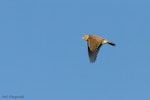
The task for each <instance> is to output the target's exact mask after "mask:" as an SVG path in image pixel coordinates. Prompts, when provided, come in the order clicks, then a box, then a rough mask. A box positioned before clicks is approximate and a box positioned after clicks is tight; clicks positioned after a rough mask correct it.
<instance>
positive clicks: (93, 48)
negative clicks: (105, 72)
mask: <svg viewBox="0 0 150 100" xmlns="http://www.w3.org/2000/svg"><path fill="white" fill-rule="evenodd" d="M101 46H102V41H100V40H99V39H97V38H90V39H89V40H88V54H89V59H90V62H95V61H96V58H97V54H98V52H99V49H100V47H101Z"/></svg>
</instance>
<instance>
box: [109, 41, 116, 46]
mask: <svg viewBox="0 0 150 100" xmlns="http://www.w3.org/2000/svg"><path fill="white" fill-rule="evenodd" d="M107 43H108V44H110V45H112V46H115V45H116V44H115V43H112V42H107Z"/></svg>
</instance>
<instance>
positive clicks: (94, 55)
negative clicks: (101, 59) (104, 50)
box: [88, 45, 102, 63]
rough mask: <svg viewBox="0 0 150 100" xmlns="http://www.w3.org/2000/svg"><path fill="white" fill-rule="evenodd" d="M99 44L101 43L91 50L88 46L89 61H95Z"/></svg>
mask: <svg viewBox="0 0 150 100" xmlns="http://www.w3.org/2000/svg"><path fill="white" fill-rule="evenodd" d="M101 46H102V45H99V47H98V48H97V49H96V50H95V51H91V50H90V48H89V47H88V55H89V59H90V62H91V63H93V62H95V61H96V58H97V54H98V52H99V49H100V47H101Z"/></svg>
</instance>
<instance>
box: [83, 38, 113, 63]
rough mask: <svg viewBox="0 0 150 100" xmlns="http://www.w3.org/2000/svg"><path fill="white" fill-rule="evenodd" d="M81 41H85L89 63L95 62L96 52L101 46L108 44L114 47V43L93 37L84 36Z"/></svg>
mask: <svg viewBox="0 0 150 100" xmlns="http://www.w3.org/2000/svg"><path fill="white" fill-rule="evenodd" d="M82 39H83V40H85V41H87V44H88V54H89V59H90V62H91V63H93V62H95V61H96V57H97V54H98V51H99V49H100V47H101V46H102V45H103V44H106V43H108V44H110V45H112V46H115V44H114V43H112V42H110V41H108V40H106V39H104V38H101V37H99V36H95V35H84V36H83V37H82Z"/></svg>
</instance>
